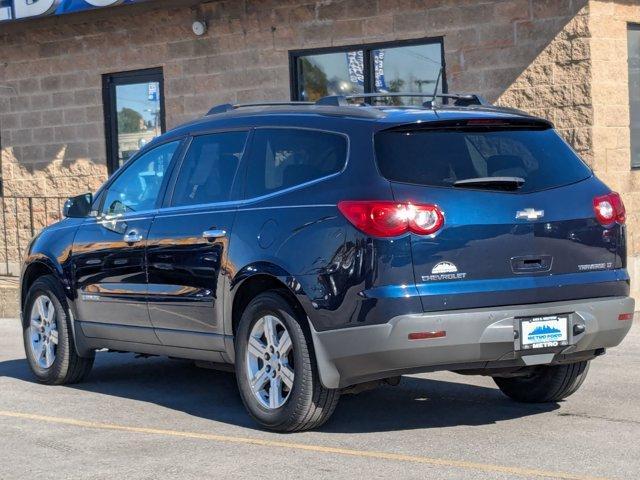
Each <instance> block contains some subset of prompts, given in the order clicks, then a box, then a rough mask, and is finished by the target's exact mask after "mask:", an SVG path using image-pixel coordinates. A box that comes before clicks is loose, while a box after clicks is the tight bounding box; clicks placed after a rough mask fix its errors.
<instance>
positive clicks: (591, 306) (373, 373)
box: [311, 297, 635, 388]
mask: <svg viewBox="0 0 640 480" xmlns="http://www.w3.org/2000/svg"><path fill="white" fill-rule="evenodd" d="M634 306H635V303H634V300H633V299H632V298H630V297H606V298H593V299H583V300H574V301H564V302H553V303H541V304H534V305H517V306H506V307H495V308H481V309H471V310H456V311H449V312H441V313H433V312H430V313H421V314H411V315H401V316H398V317H394V318H392V319H391V320H390V321H389V322H388V323H385V324H382V325H371V326H363V327H352V328H344V329H339V330H330V331H324V332H317V331H315V330H314V329H313V326H311V331H312V338H313V345H314V349H315V353H316V360H317V364H318V369H319V371H320V380H321V382H322V384H323V385H324V386H325V387H327V388H342V387H346V386H349V385H353V384H357V383H362V382H366V381H370V380H376V379H380V378H386V377H390V376H396V375H399V374H403V373H415V372H420V371H435V370H462V369H465V368H480V369H481V368H486V367H489V366H490V367H491V368H496V367H500V366H501V365H516V366H517V365H521V366H526V365H527V361H528V360H533V359H525V360H523V359H522V357H523V356H524V355H526V353H525V352H519V351H518V350H517V346H516V345H517V344H516V343H515V342H514V331H515V330H517V327H516V324H517V323H518V322H517V321H515V318H517V317H528V316H539V315H553V314H561V313H569V314H570V315H569V322H570V325H569V346H565V347H560V348H557V349H555V350H554V351H553V352H551V353H553V355H551V356H548V357H545V359H549V361H548V362H546V363H555V361H556V360H555V359H556V358H559V357H557V355H572V354H577V353H579V352H585V351H592V350H596V349H601V348H611V347H615V346H616V345H618V344H619V343H620V342H621V341H622V339H623V338H624V337H625V336H626V334H627V332H628V331H629V329H630V328H631V324H632V321H630V320H625V321H621V320H618V315H620V314H621V313H629V312H633V311H634ZM576 324H580V325H584V332H583V333H580V334H578V335H575V336H574V335H573V325H576ZM425 331H429V332H430V331H445V332H446V336H445V337H441V338H432V339H424V340H409V339H408V335H409V333H413V332H425ZM531 353H534V352H531ZM541 353H549V352H547V351H545V352H535V354H541ZM535 363H539V362H538V361H536V362H535Z"/></svg>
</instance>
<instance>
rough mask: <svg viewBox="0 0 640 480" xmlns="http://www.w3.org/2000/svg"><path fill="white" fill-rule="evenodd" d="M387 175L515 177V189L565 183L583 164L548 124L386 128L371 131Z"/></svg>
mask: <svg viewBox="0 0 640 480" xmlns="http://www.w3.org/2000/svg"><path fill="white" fill-rule="evenodd" d="M375 147H376V161H377V162H378V168H379V169H380V172H381V173H382V175H383V176H384V177H385V178H387V179H388V180H392V181H396V182H403V183H413V184H419V185H427V186H435V187H450V186H452V185H453V184H454V183H455V182H457V181H459V180H467V179H471V178H480V177H519V178H522V179H523V180H524V184H523V185H522V187H520V189H519V190H518V192H523V193H526V192H533V191H537V190H543V189H547V188H552V187H559V186H562V185H568V184H570V183H574V182H577V181H580V180H584V179H585V178H588V177H589V176H591V171H590V170H589V168H588V167H587V166H586V165H585V164H584V162H582V160H580V158H579V157H578V156H577V155H576V154H575V153H574V152H573V150H571V148H569V146H568V145H567V144H566V143H565V142H564V141H563V140H562V139H561V138H560V137H559V136H558V134H557V133H556V132H555V131H554V130H553V129H522V128H518V129H515V128H512V129H498V130H487V129H486V128H485V129H434V130H401V131H400V130H387V131H383V132H380V133H378V134H377V135H376V137H375Z"/></svg>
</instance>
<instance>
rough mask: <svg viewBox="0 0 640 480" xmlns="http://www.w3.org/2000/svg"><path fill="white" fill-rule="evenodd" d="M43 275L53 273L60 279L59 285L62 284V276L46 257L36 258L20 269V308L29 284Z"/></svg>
mask: <svg viewBox="0 0 640 480" xmlns="http://www.w3.org/2000/svg"><path fill="white" fill-rule="evenodd" d="M45 275H53V276H54V277H56V278H57V279H58V281H60V283H61V285H64V283H63V282H62V277H61V273H60V271H59V270H58V269H57V268H56V267H55V266H54V265H53V262H51V260H50V259H48V258H42V259H38V260H34V261H32V262H30V263H28V264H26V265H25V266H24V269H23V271H22V276H21V278H20V310H21V311H22V310H23V308H24V302H25V300H26V298H27V293H28V292H29V289H30V288H31V285H33V284H34V282H35V281H36V280H37V279H38V278H40V277H43V276H45Z"/></svg>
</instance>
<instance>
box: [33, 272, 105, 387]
mask: <svg viewBox="0 0 640 480" xmlns="http://www.w3.org/2000/svg"><path fill="white" fill-rule="evenodd" d="M66 305H67V303H66V300H65V298H64V293H63V292H62V287H61V286H60V284H59V282H58V280H57V279H56V278H55V277H54V276H52V275H46V276H43V277H40V278H39V279H37V280H36V281H35V282H34V283H33V285H32V286H31V288H30V289H29V291H28V292H27V296H26V299H25V303H24V309H23V326H22V329H23V335H22V337H23V340H24V349H25V353H26V356H27V361H28V363H29V367H30V368H31V371H32V372H33V374H34V375H35V377H36V378H37V379H38V381H39V382H41V383H46V384H49V385H62V384H67V383H77V382H79V381H81V380H83V379H84V378H85V377H86V376H87V375H88V374H89V372H90V371H91V367H92V366H93V357H91V358H83V357H80V356H79V355H78V354H77V352H76V348H75V345H74V342H73V330H72V328H71V318H70V316H69V313H68V307H67V306H66Z"/></svg>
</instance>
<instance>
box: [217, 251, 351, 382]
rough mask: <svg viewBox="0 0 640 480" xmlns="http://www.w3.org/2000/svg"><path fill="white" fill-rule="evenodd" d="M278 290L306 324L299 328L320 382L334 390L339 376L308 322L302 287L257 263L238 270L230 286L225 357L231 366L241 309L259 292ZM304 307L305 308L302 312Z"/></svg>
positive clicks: (274, 267) (275, 269)
mask: <svg viewBox="0 0 640 480" xmlns="http://www.w3.org/2000/svg"><path fill="white" fill-rule="evenodd" d="M269 290H281V291H283V292H284V293H285V299H286V300H287V301H288V302H289V304H290V305H291V307H292V308H293V309H294V310H296V311H297V312H298V313H300V315H302V316H304V318H305V319H306V320H307V321H306V323H305V325H303V328H304V330H305V332H307V334H308V335H309V338H310V340H311V345H310V346H311V351H312V355H313V356H314V357H315V359H316V364H317V366H318V373H319V375H320V381H321V383H322V384H323V385H324V386H325V387H326V388H337V387H338V384H339V381H340V374H339V373H338V371H337V369H336V367H335V365H334V364H333V362H331V361H330V360H329V359H328V356H327V355H326V354H325V352H324V348H323V346H322V344H321V343H320V342H319V340H318V337H317V334H316V330H315V328H314V327H313V323H312V322H311V320H310V317H309V313H308V311H307V309H308V308H312V307H311V302H310V300H309V299H308V297H307V295H306V293H305V292H304V290H303V288H302V285H301V284H300V282H298V281H297V280H296V278H295V276H293V275H290V274H289V273H288V272H287V271H286V270H284V269H283V268H281V267H278V266H277V265H274V264H270V263H269V264H268V263H261V264H253V265H249V266H247V267H245V268H243V269H242V270H240V271H239V272H238V273H237V275H236V276H235V278H234V281H233V282H232V284H231V291H232V292H233V293H232V295H231V302H229V303H230V308H229V309H228V310H227V315H226V324H225V332H228V334H227V335H226V338H227V339H228V342H229V343H228V344H227V354H228V356H229V357H230V360H231V361H232V362H234V361H235V344H234V337H235V333H236V328H237V326H238V323H239V321H240V317H241V316H242V312H243V311H244V308H245V307H246V306H247V305H248V304H249V302H250V301H251V300H252V299H253V298H255V296H256V295H259V294H260V293H262V292H266V291H269ZM305 303H307V304H308V306H307V308H305V305H304V304H305Z"/></svg>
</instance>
